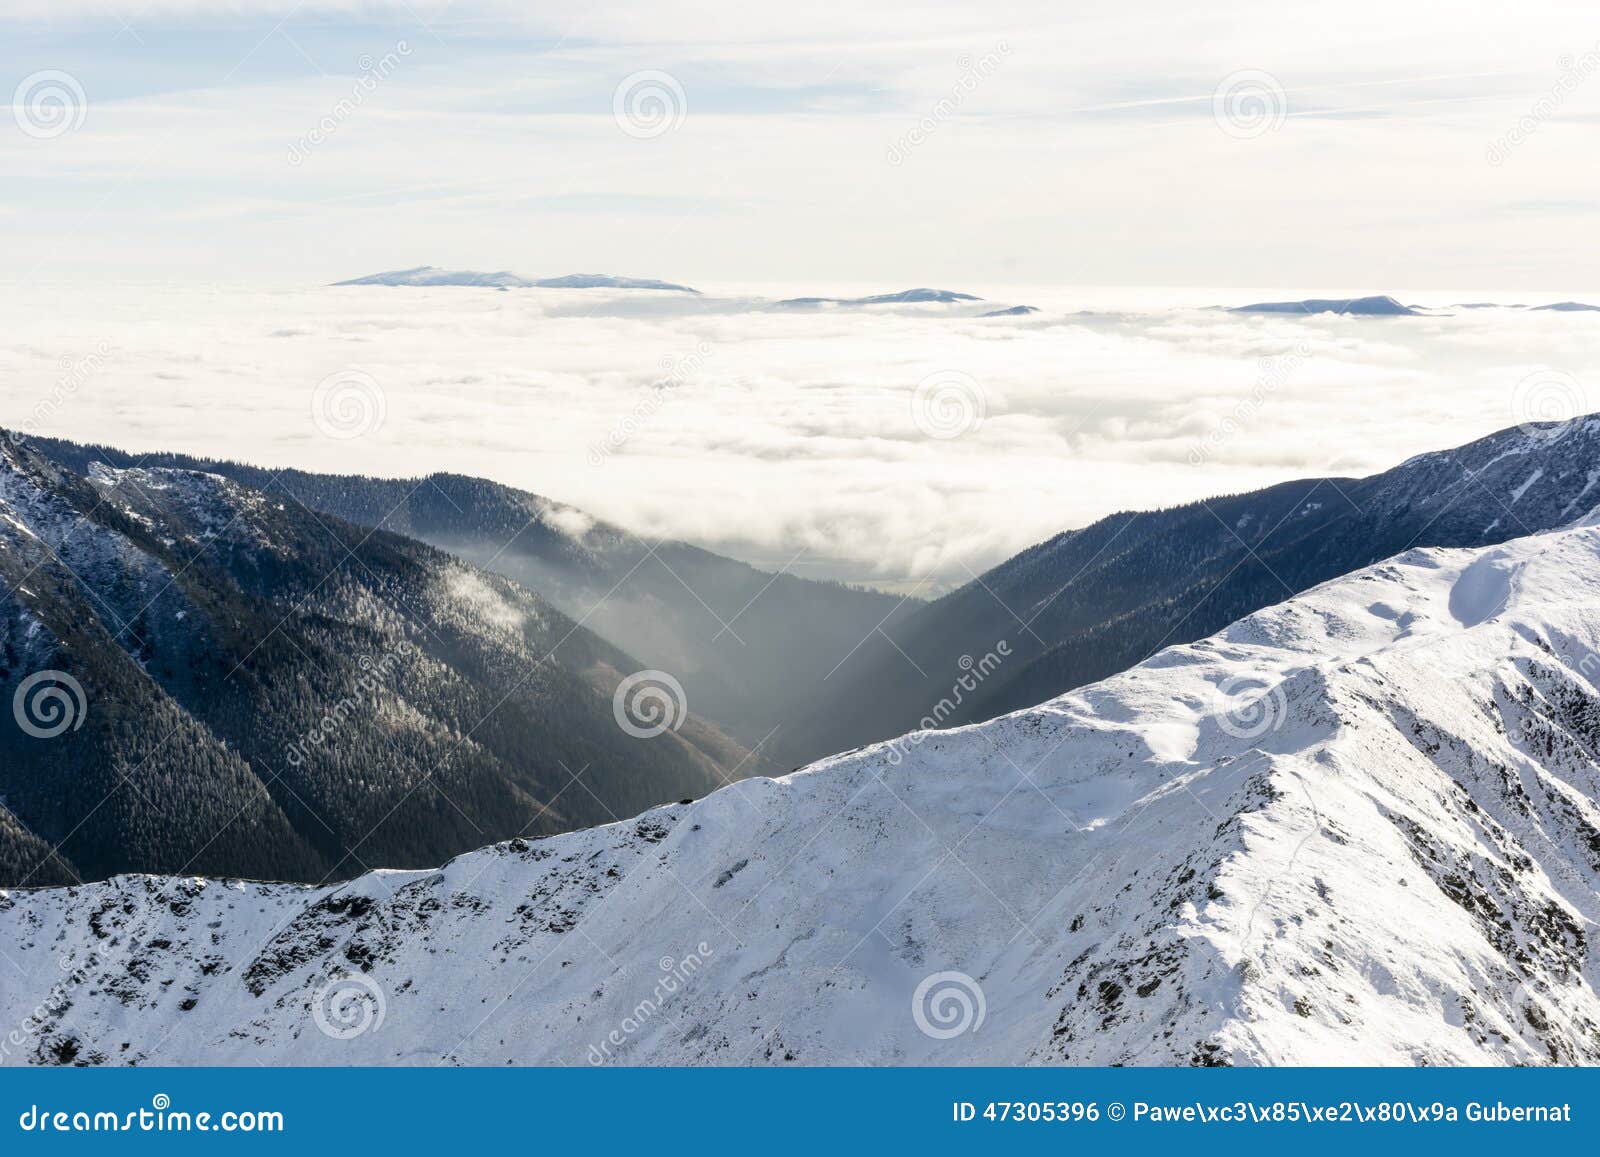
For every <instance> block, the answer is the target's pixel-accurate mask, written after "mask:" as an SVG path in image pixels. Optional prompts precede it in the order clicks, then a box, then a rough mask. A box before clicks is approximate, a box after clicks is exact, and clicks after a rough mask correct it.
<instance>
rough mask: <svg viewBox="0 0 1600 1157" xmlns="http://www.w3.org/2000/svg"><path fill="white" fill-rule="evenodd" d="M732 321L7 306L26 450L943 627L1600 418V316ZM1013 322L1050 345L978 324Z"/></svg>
mask: <svg viewBox="0 0 1600 1157" xmlns="http://www.w3.org/2000/svg"><path fill="white" fill-rule="evenodd" d="M703 288H706V289H707V292H706V294H705V295H704V296H702V297H696V298H691V297H686V296H683V295H677V294H661V293H650V292H642V291H641V292H615V291H549V290H511V291H506V292H498V291H494V290H480V289H460V288H438V289H398V288H318V289H306V290H283V291H271V292H268V291H262V290H259V289H238V288H231V287H222V286H218V287H209V288H182V289H175V288H157V287H151V288H141V289H127V288H119V289H112V288H101V289H93V290H89V291H85V290H83V289H75V290H71V291H68V290H38V289H32V290H29V291H28V292H27V294H26V297H25V299H23V298H18V299H17V300H12V301H9V302H8V306H9V308H8V313H7V315H8V316H9V317H10V318H12V319H13V323H12V325H11V326H9V327H8V329H7V331H6V333H5V334H4V335H3V336H0V425H4V426H6V427H10V428H14V429H21V430H23V431H24V432H30V433H36V434H48V435H55V436H59V437H66V438H72V439H77V440H84V441H96V442H105V443H110V444H114V445H117V446H120V447H123V448H126V449H130V450H134V451H154V450H174V451H185V452H190V453H196V454H204V455H211V456H221V457H229V458H235V459H242V460H247V461H251V462H256V463H260V464H264V465H269V466H296V467H301V468H305V469H310V470H319V471H334V472H341V473H366V474H376V475H388V476H416V475H421V474H425V473H428V472H431V471H457V472H461V473H466V474H473V475H481V476H485V477H489V478H493V479H495V480H497V481H500V482H504V483H509V484H512V485H515V486H519V487H522V488H525V489H528V490H531V491H535V492H537V493H539V494H543V495H546V496H549V497H551V498H555V499H559V500H562V501H564V502H568V503H571V504H572V505H574V506H576V507H578V508H580V509H581V510H583V511H586V512H588V513H589V514H592V515H594V516H595V517H599V518H604V519H608V520H611V521H614V522H617V523H620V524H621V525H623V526H625V527H627V528H629V529H630V530H632V531H634V532H635V533H637V534H639V535H640V536H641V537H642V538H644V539H646V540H647V541H654V540H656V539H659V538H662V537H674V538H682V539H687V540H690V541H693V542H696V543H699V544H702V545H704V546H707V547H709V548H711V549H714V550H718V551H722V552H724V553H729V554H733V555H736V556H738V557H741V558H745V559H748V560H750V561H753V562H756V563H758V564H761V565H766V566H769V567H772V568H774V569H775V568H778V567H784V566H787V567H789V568H790V569H791V570H793V571H794V572H796V573H799V574H803V575H807V576H812V577H834V578H841V579H846V580H850V581H857V582H868V583H873V584H876V585H880V586H884V587H887V588H890V589H897V590H907V591H910V590H915V591H918V592H920V593H923V594H928V593H933V592H936V591H938V590H940V589H944V588H947V587H949V586H951V585H953V584H957V583H960V582H962V581H965V580H966V579H967V578H969V577H970V576H971V575H973V574H975V573H978V572H981V571H982V570H983V569H984V568H986V567H988V566H991V565H993V564H994V563H996V562H998V561H1000V560H1001V559H1003V558H1005V557H1007V556H1008V555H1010V554H1012V553H1014V552H1016V551H1017V550H1020V549H1022V548H1023V547H1026V546H1028V545H1030V544H1032V543H1034V542H1037V541H1040V540H1042V539H1044V538H1048V537H1050V536H1051V535H1053V534H1056V533H1058V532H1060V531H1062V530H1066V529H1070V528H1073V527H1078V526H1083V525H1085V524H1086V523H1089V522H1091V521H1093V520H1094V519H1096V518H1099V517H1101V516H1103V515H1106V514H1109V513H1112V512H1114V511H1117V510H1123V509H1129V508H1150V507H1158V506H1165V505H1172V504H1176V503H1180V502H1184V501H1188V500H1192V499H1196V498H1201V497H1205V496H1208V495H1213V494H1218V493H1224V492H1231V491H1239V490H1245V489H1251V488H1254V487H1258V486H1263V485H1267V484H1270V483H1273V482H1277V481H1282V480H1286V479H1290V478H1295V477H1300V476H1305V475H1320V474H1336V475H1359V474H1363V473H1369V472H1372V471H1377V470H1382V469H1386V468H1388V467H1390V466H1392V465H1394V464H1396V463H1397V462H1399V461H1401V460H1402V459H1404V458H1406V457H1408V456H1410V455H1412V454H1415V453H1418V452H1421V451H1425V450H1433V449H1440V448H1444V447H1448V446H1450V445H1453V444H1457V443H1460V442H1464V441H1467V440H1470V439H1472V438H1474V437H1478V436H1481V435H1484V434H1487V433H1490V432H1492V431H1494V430H1497V429H1501V428H1504V427H1506V426H1510V425H1514V424H1516V423H1518V422H1522V421H1528V420H1532V419H1539V418H1551V417H1560V416H1570V415H1571V414H1575V413H1578V412H1587V411H1588V410H1592V409H1600V314H1594V313H1546V312H1528V311H1522V310H1514V309H1503V308H1502V309H1476V310H1455V311H1452V312H1449V313H1448V314H1441V315H1439V316H1428V317H1413V318H1397V319H1376V318H1360V317H1339V316H1330V315H1319V316H1284V317H1263V316H1247V315H1240V314H1232V313H1228V312H1225V311H1221V310H1217V309H1209V308H1205V307H1206V306H1208V305H1214V304H1237V303H1239V302H1242V301H1248V300H1258V299H1260V298H1263V297H1272V296H1274V294H1273V291H1270V290H1252V291H1239V290H1231V291H1215V292H1209V291H1196V290H1183V291H1170V292H1165V291H1156V290H1142V291H1133V290H1073V291H1050V290H1042V289H1038V288H1031V289H1024V288H1015V287H1013V288H1003V287H993V286H989V287H984V286H980V287H970V286H955V287H953V288H957V289H972V290H974V291H975V292H980V293H982V294H983V296H984V298H985V299H986V300H985V301H984V302H982V303H978V304H962V305H955V306H951V305H926V306H882V307H874V308H871V309H853V308H824V309H818V310H785V309H778V308H774V307H773V305H772V302H773V301H774V300H775V299H777V298H779V297H781V296H785V295H788V294H794V293H799V292H817V291H821V292H826V293H830V294H834V293H841V294H848V293H853V292H856V291H857V290H858V289H859V288H863V287H849V286H844V287H841V286H808V287H796V286H786V287H748V286H741V287H715V288H712V287H703ZM866 288H870V289H877V290H883V289H885V288H898V287H884V286H876V287H866ZM1284 295H1286V291H1278V293H1277V296H1284ZM1295 296H1300V294H1295ZM1402 296H1403V295H1402ZM1481 296H1482V295H1475V294H1467V293H1464V294H1459V295H1450V296H1441V295H1438V294H1431V295H1427V296H1426V299H1425V304H1428V305H1432V306H1438V307H1444V306H1448V305H1449V304H1450V303H1451V302H1453V301H1470V300H1478V299H1480V297H1481ZM1407 300H1411V301H1416V300H1417V298H1416V297H1408V298H1407ZM1504 300H1507V301H1512V300H1515V301H1528V302H1530V303H1539V302H1541V301H1543V300H1547V298H1541V297H1539V296H1537V295H1532V296H1529V295H1517V296H1516V297H1515V298H1505V299H1504ZM1013 304H1029V305H1033V306H1037V307H1038V308H1039V310H1040V312H1038V313H1035V314H1030V315H1026V316H1013V317H987V318H986V317H980V316H978V314H980V313H983V312H986V311H988V310H990V309H995V308H999V307H1002V306H1008V305H1013ZM572 529H573V530H574V531H577V532H581V531H582V529H583V527H582V526H581V525H574V526H573V527H572Z"/></svg>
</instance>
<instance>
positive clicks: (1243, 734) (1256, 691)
mask: <svg viewBox="0 0 1600 1157" xmlns="http://www.w3.org/2000/svg"><path fill="white" fill-rule="evenodd" d="M1215 694H1216V699H1217V715H1218V718H1217V726H1218V727H1220V728H1222V730H1223V731H1225V732H1227V733H1228V734H1229V735H1231V736H1233V737H1234V738H1235V739H1260V738H1261V737H1262V736H1263V735H1265V734H1266V733H1267V732H1269V731H1277V730H1279V729H1280V728H1281V727H1282V726H1283V724H1284V721H1285V720H1286V719H1287V718H1288V715H1289V701H1288V700H1287V699H1286V698H1285V697H1284V694H1283V684H1282V683H1275V684H1273V685H1272V686H1270V687H1269V686H1268V685H1267V682H1266V680H1265V679H1261V678H1259V677H1257V676H1255V675H1235V676H1233V677H1232V678H1228V679H1224V680H1223V681H1222V682H1221V683H1219V684H1217V688H1216V692H1215Z"/></svg>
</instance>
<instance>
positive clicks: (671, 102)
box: [611, 68, 689, 141]
mask: <svg viewBox="0 0 1600 1157" xmlns="http://www.w3.org/2000/svg"><path fill="white" fill-rule="evenodd" d="M688 115H689V97H688V95H687V94H686V93H685V92H684V91H683V85H681V84H679V83H678V78H677V77H675V76H673V75H672V74H671V73H670V72H662V71H661V70H660V69H657V68H647V69H645V70H644V71H642V72H633V73H629V74H628V75H627V76H625V77H623V78H622V80H621V81H620V82H618V84H617V87H616V89H615V91H613V92H612V94H611V118H612V119H613V120H615V121H616V122H617V127H618V128H619V129H621V130H622V131H623V132H624V133H626V134H627V135H628V136H630V137H632V138H633V139H634V140H637V141H648V140H653V139H654V138H656V137H659V136H664V135H665V134H667V133H670V132H672V131H673V130H674V129H676V128H677V127H678V126H679V125H681V124H683V121H684V118H685V117H687V116H688Z"/></svg>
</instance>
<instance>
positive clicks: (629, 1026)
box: [589, 940, 716, 1065]
mask: <svg viewBox="0 0 1600 1157" xmlns="http://www.w3.org/2000/svg"><path fill="white" fill-rule="evenodd" d="M714 955H716V949H714V948H712V947H711V945H709V944H707V943H706V942H705V941H704V940H702V941H700V943H699V944H697V945H695V950H694V951H693V952H690V953H687V954H686V955H685V956H684V957H683V959H681V960H674V959H673V958H672V957H670V956H663V957H662V958H661V959H660V960H659V961H658V962H657V967H659V968H660V969H661V975H660V977H658V978H657V980H656V983H655V986H654V987H653V988H652V989H651V990H650V995H649V996H647V997H645V998H644V999H643V1000H641V1001H639V1003H638V1004H636V1005H634V1006H633V1007H632V1008H631V1009H629V1010H628V1014H627V1015H626V1016H624V1017H623V1018H622V1022H621V1023H620V1024H618V1025H617V1027H616V1028H614V1029H612V1030H611V1031H610V1032H609V1033H607V1034H606V1037H605V1039H604V1040H602V1041H601V1042H600V1043H599V1044H597V1045H596V1044H592V1045H590V1046H589V1063H590V1064H591V1065H603V1064H605V1063H606V1062H607V1061H609V1060H611V1059H612V1053H613V1052H614V1051H615V1050H616V1049H619V1048H621V1047H622V1046H623V1045H624V1044H626V1043H627V1042H628V1038H629V1037H631V1036H633V1034H634V1033H636V1032H638V1031H639V1030H640V1029H642V1028H644V1027H645V1025H647V1024H649V1023H650V1021H651V1020H652V1019H654V1017H655V1015H656V1013H658V1012H660V1011H661V1007H662V1005H664V1004H666V1003H667V1001H668V1000H670V999H671V998H672V997H673V996H674V995H676V994H677V993H679V992H681V991H683V990H684V989H685V988H687V987H688V985H689V982H690V981H691V980H693V979H694V975H695V973H697V972H699V971H700V969H701V968H703V967H705V963H706V961H707V960H710V959H711V957H712V956H714Z"/></svg>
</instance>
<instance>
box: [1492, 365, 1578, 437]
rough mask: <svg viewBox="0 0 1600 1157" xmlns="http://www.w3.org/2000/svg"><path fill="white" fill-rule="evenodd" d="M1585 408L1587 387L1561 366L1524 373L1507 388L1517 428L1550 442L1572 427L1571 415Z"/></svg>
mask: <svg viewBox="0 0 1600 1157" xmlns="http://www.w3.org/2000/svg"><path fill="white" fill-rule="evenodd" d="M1588 412H1589V397H1588V391H1587V390H1585V389H1584V387H1583V383H1582V382H1580V381H1579V380H1578V379H1577V378H1575V377H1573V375H1571V374H1569V373H1567V372H1566V371H1565V370H1557V369H1551V368H1550V367H1548V366H1545V367H1543V368H1542V369H1538V370H1535V371H1534V372H1533V373H1531V374H1528V375H1527V376H1526V377H1524V378H1523V379H1522V380H1521V381H1520V382H1518V383H1517V384H1516V386H1515V387H1514V388H1513V389H1512V391H1511V415H1512V417H1513V419H1514V420H1515V421H1516V423H1517V426H1518V428H1519V429H1520V430H1521V431H1522V432H1523V433H1524V434H1528V435H1530V436H1532V437H1535V438H1543V439H1545V440H1546V441H1550V442H1554V441H1555V440H1556V439H1558V438H1561V437H1563V436H1564V435H1566V434H1567V433H1569V432H1570V431H1571V429H1572V427H1571V426H1570V425H1568V424H1567V423H1569V422H1570V421H1571V420H1572V419H1573V418H1576V417H1578V416H1579V415H1582V414H1587V413H1588Z"/></svg>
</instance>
